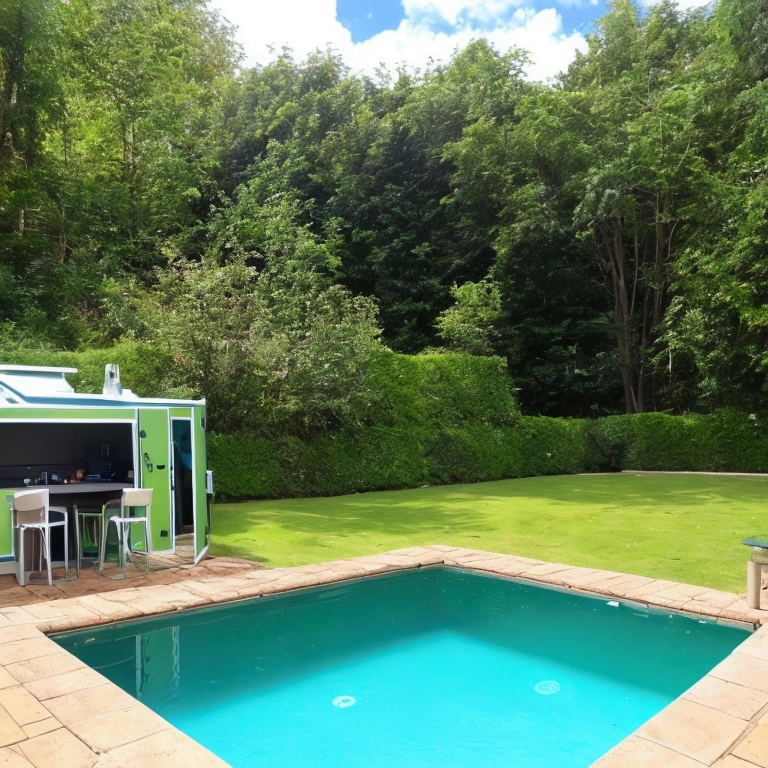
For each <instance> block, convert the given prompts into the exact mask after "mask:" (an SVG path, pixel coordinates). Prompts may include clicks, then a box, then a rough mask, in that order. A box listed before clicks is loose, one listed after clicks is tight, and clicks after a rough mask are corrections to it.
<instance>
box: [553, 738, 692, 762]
mask: <svg viewBox="0 0 768 768" xmlns="http://www.w3.org/2000/svg"><path fill="white" fill-rule="evenodd" d="M592 765H593V768H702V766H703V765H705V763H701V762H699V761H698V760H694V759H693V758H690V757H686V756H685V755H681V754H680V753H679V752H675V751H674V750H673V749H669V748H667V747H665V746H663V745H661V744H657V743H656V742H654V741H648V740H647V739H642V738H640V737H639V736H629V737H628V738H626V739H624V741H622V742H620V743H619V744H617V745H616V746H615V747H614V748H613V749H612V750H611V751H610V752H609V753H608V754H607V755H605V756H604V757H602V758H600V760H598V761H597V762H596V763H593V764H592ZM553 768H554V766H553Z"/></svg>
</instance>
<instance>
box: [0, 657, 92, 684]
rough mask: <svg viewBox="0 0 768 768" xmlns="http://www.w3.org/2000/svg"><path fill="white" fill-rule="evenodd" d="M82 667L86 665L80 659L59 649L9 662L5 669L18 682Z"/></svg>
mask: <svg viewBox="0 0 768 768" xmlns="http://www.w3.org/2000/svg"><path fill="white" fill-rule="evenodd" d="M84 668H86V666H85V664H84V663H83V662H82V661H80V659H78V658H77V657H76V656H73V655H72V654H71V653H67V652H66V651H64V650H61V649H59V652H58V653H53V654H51V655H49V656H39V657H38V658H36V659H26V660H25V661H17V662H16V663H14V664H9V665H8V666H7V667H5V670H6V671H7V672H9V673H10V674H11V675H12V676H13V677H14V678H15V679H16V680H18V681H19V682H20V683H30V682H32V681H33V680H41V679H43V678H46V677H53V676H54V675H61V674H63V673H65V672H71V671H72V670H75V669H84Z"/></svg>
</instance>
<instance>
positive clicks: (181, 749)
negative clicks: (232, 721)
mask: <svg viewBox="0 0 768 768" xmlns="http://www.w3.org/2000/svg"><path fill="white" fill-rule="evenodd" d="M96 765H97V766H98V768H126V766H133V765H135V766H148V767H149V766H151V768H180V767H183V768H226V766H227V763H225V762H224V761H223V760H222V759H221V758H219V757H217V756H216V755H214V754H213V753H212V752H209V751H208V750H207V749H205V747H203V746H201V745H200V744H197V743H196V742H194V741H192V739H190V738H189V737H187V736H185V735H184V734H183V733H181V732H180V731H177V730H167V731H161V732H160V733H155V734H153V735H151V736H147V737H145V738H143V739H139V740H138V741H134V742H131V743H130V744H126V745H125V746H121V747H116V748H115V749H111V750H109V752H105V753H104V754H102V755H101V756H100V757H99V761H98V763H97V764H96Z"/></svg>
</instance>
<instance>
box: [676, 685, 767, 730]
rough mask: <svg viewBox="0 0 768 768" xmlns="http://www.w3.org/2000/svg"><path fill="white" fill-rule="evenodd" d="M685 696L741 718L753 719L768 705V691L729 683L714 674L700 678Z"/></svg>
mask: <svg viewBox="0 0 768 768" xmlns="http://www.w3.org/2000/svg"><path fill="white" fill-rule="evenodd" d="M683 698H684V699H688V701H695V702H696V703H697V704H703V705H704V706H705V707H710V708H711V709H716V710H718V711H719V712H725V713H726V714H727V715H732V716H733V717H738V718H739V719H740V720H751V719H752V718H753V717H754V716H755V715H756V714H757V713H758V712H759V711H760V710H761V709H762V708H763V707H765V706H766V705H768V693H765V692H763V691H756V690H755V689H754V688H745V687H744V686H743V685H737V684H736V683H729V682H728V681H727V680H721V679H720V678H718V677H713V676H712V675H707V676H706V677H703V678H702V679H701V680H699V682H698V683H696V684H695V685H694V686H693V687H691V688H689V689H688V690H687V691H686V692H685V693H684V694H683Z"/></svg>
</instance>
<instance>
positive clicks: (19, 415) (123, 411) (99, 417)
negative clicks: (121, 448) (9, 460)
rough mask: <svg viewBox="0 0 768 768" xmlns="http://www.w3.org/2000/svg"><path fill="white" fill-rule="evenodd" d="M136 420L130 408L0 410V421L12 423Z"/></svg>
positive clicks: (134, 410)
mask: <svg viewBox="0 0 768 768" xmlns="http://www.w3.org/2000/svg"><path fill="white" fill-rule="evenodd" d="M134 418H136V409H135V406H132V407H130V408H0V419H13V420H14V421H40V420H42V421H58V420H67V421H72V420H73V419H75V420H77V421H115V420H128V421H129V420H131V419H134Z"/></svg>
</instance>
